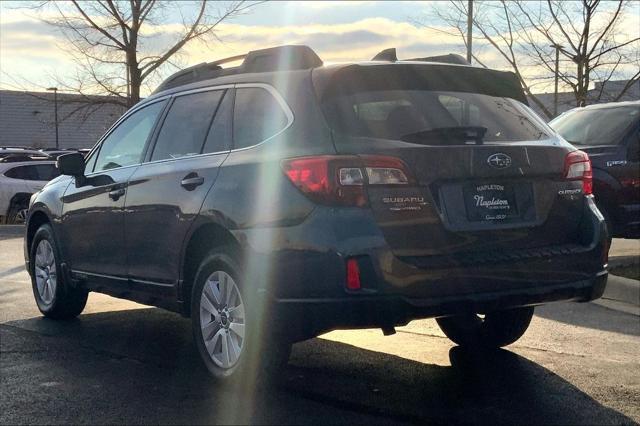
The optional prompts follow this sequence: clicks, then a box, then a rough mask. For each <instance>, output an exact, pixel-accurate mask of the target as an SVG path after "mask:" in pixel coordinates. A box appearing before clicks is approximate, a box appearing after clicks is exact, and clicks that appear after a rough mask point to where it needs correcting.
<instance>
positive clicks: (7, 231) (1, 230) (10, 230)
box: [0, 225, 24, 237]
mask: <svg viewBox="0 0 640 426" xmlns="http://www.w3.org/2000/svg"><path fill="white" fill-rule="evenodd" d="M23 235H24V225H0V237H3V236H19V237H21V236H23Z"/></svg>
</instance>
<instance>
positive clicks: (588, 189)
mask: <svg viewBox="0 0 640 426" xmlns="http://www.w3.org/2000/svg"><path fill="white" fill-rule="evenodd" d="M564 178H565V179H567V180H581V181H582V192H583V193H584V195H591V194H593V170H592V169H591V160H590V159H589V156H588V155H587V153H586V152H582V151H573V152H570V153H569V154H567V156H566V157H565V159H564Z"/></svg>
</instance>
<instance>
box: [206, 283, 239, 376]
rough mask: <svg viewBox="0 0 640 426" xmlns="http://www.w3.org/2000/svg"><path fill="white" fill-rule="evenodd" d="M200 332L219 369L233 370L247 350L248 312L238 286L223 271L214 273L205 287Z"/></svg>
mask: <svg viewBox="0 0 640 426" xmlns="http://www.w3.org/2000/svg"><path fill="white" fill-rule="evenodd" d="M200 328H201V331H202V338H203V339H204V344H205V346H206V348H207V353H208V354H209V356H210V357H211V360H212V361H213V362H214V363H215V364H216V365H217V366H218V367H220V368H224V369H229V368H231V367H233V366H234V365H235V364H236V363H237V362H238V360H239V359H240V355H241V354H242V349H243V347H244V346H245V345H244V341H245V312H244V303H243V301H242V296H241V295H240V290H239V288H238V286H237V284H236V282H235V281H234V279H233V278H232V277H231V275H229V274H228V273H226V272H224V271H215V272H213V273H212V274H211V275H209V277H208V278H207V280H206V282H205V283H204V287H203V289H202V294H201V296H200Z"/></svg>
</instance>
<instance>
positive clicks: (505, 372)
mask: <svg viewBox="0 0 640 426" xmlns="http://www.w3.org/2000/svg"><path fill="white" fill-rule="evenodd" d="M7 324H8V325H9V327H4V328H0V330H8V331H4V333H5V334H4V335H3V345H2V346H3V347H2V351H3V352H4V353H3V370H4V373H3V388H4V391H3V394H4V396H3V400H5V402H3V407H4V408H5V409H6V410H5V412H6V413H16V412H17V411H19V410H20V409H23V408H21V407H23V405H21V404H24V399H23V398H22V397H20V395H25V394H28V395H30V397H29V398H30V400H34V401H37V402H36V403H34V404H29V405H28V410H29V412H30V416H29V420H30V422H34V423H37V422H39V421H45V422H46V423H113V422H116V423H127V424H129V423H146V424H148V423H165V424H166V423H188V424H194V423H279V424H282V423H295V424H301V423H304V424H311V423H323V424H326V423H362V422H365V421H366V422H373V423H385V424H388V423H421V424H424V423H427V422H428V423H519V424H523V423H524V424H534V423H547V424H549V423H553V424H594V423H618V424H619V423H633V420H631V419H630V418H628V417H626V416H624V415H622V414H620V413H618V412H617V411H615V410H613V409H610V408H608V407H605V406H603V405H602V404H600V403H599V402H598V401H596V400H594V399H593V398H591V397H590V396H589V395H587V394H585V393H584V392H582V391H581V390H580V389H578V388H576V387H575V386H574V385H572V384H571V383H569V382H567V381H566V380H564V379H563V378H561V377H559V376H558V375H556V374H554V373H553V372H551V371H549V370H547V369H545V368H544V367H542V366H540V365H538V364H536V363H534V362H531V361H529V360H527V359H526V358H523V357H521V356H519V355H516V354H514V353H512V352H510V351H508V350H497V351H490V352H482V353H472V352H468V351H465V350H463V349H461V348H459V347H454V348H452V349H451V350H450V352H449V358H450V361H451V366H440V365H434V364H428V363H422V362H417V361H413V360H409V359H405V358H401V357H398V356H394V355H389V354H387V353H382V352H375V351H371V350H365V349H362V348H359V347H355V346H352V345H348V344H345V343H339V342H334V341H329V340H325V339H322V338H318V339H312V340H309V341H306V342H302V343H299V344H296V345H295V346H294V350H293V354H292V357H291V361H290V363H289V365H288V366H286V367H285V368H284V369H283V371H282V372H281V373H280V375H279V376H278V379H277V380H276V381H275V382H273V383H270V384H269V385H265V386H262V387H258V386H254V384H253V383H252V384H249V385H247V386H244V385H243V384H241V385H239V386H237V387H233V388H229V387H222V386H220V385H218V384H216V383H214V382H213V381H212V380H211V379H210V378H209V377H208V374H207V372H206V371H205V369H204V367H202V365H201V363H200V361H199V359H198V355H197V353H196V351H195V349H194V347H193V342H192V338H191V328H190V323H189V321H188V320H185V319H183V318H181V317H179V316H177V315H174V314H171V313H168V312H165V311H162V310H159V309H136V310H129V311H119V312H107V313H97V314H88V315H82V316H81V317H80V318H79V319H76V320H73V321H62V322H55V321H51V320H47V319H44V318H32V319H28V320H23V321H14V322H12V323H7ZM27 354H28V355H27ZM25 357H27V358H25ZM22 368H24V371H23V370H21V369H22ZM21 371H23V372H22V373H21ZM48 401H53V402H55V405H54V404H53V403H52V404H51V406H49V405H48ZM61 404H62V405H61ZM53 407H58V409H56V410H55V411H54V410H53ZM60 407H64V409H59V408H60ZM367 419H370V420H367ZM4 420H5V421H7V422H9V423H14V422H15V421H12V420H17V419H16V418H14V417H8V418H7V417H5V418H4Z"/></svg>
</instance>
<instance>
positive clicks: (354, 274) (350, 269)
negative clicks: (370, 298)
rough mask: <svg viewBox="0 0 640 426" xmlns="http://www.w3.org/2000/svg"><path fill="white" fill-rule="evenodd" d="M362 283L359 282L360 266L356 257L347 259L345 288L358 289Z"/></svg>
mask: <svg viewBox="0 0 640 426" xmlns="http://www.w3.org/2000/svg"><path fill="white" fill-rule="evenodd" d="M361 288H362V284H361V283H360V266H359V265H358V261H357V260H356V259H353V258H351V259H348V260H347V289H349V290H360V289H361Z"/></svg>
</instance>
